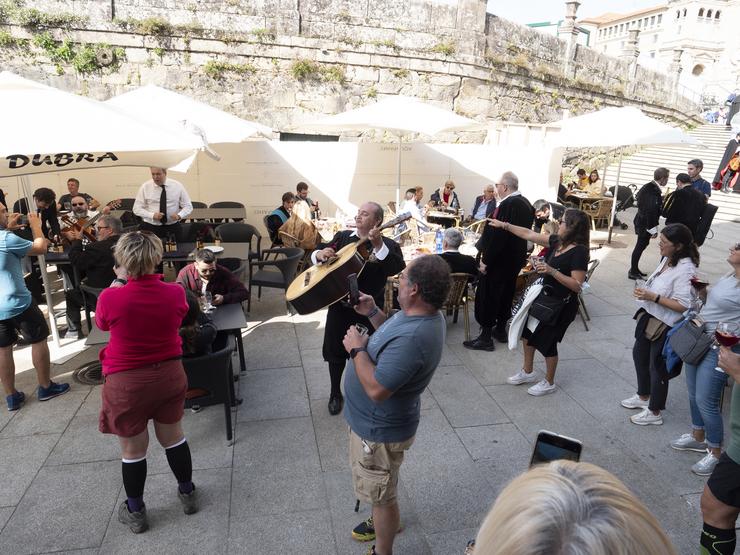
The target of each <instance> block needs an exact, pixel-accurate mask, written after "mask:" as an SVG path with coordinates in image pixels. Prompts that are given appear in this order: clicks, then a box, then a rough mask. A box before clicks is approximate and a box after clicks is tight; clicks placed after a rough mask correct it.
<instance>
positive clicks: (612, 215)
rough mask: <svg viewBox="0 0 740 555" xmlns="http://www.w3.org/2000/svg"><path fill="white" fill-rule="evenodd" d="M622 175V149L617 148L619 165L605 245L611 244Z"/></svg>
mask: <svg viewBox="0 0 740 555" xmlns="http://www.w3.org/2000/svg"><path fill="white" fill-rule="evenodd" d="M621 173H622V147H621V146H620V147H619V164H618V165H617V180H616V183H615V184H614V196H613V197H612V214H611V217H610V218H609V236H608V237H607V239H606V243H607V244H611V242H612V230H613V229H614V215H615V214H616V213H617V199H618V197H619V176H620V174H621Z"/></svg>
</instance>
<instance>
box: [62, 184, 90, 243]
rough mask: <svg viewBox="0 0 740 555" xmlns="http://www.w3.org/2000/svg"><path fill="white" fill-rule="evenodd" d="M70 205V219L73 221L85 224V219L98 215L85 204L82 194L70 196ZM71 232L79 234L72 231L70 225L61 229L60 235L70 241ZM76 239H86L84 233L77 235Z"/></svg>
mask: <svg viewBox="0 0 740 555" xmlns="http://www.w3.org/2000/svg"><path fill="white" fill-rule="evenodd" d="M70 207H71V210H72V211H71V212H70V214H69V216H70V220H71V221H73V222H75V223H79V224H80V225H85V223H86V222H87V220H89V219H90V218H94V217H96V216H97V215H98V213H97V212H96V211H94V210H90V206H89V205H88V204H87V200H86V199H85V197H83V196H82V195H77V196H75V197H72V200H71V201H70ZM73 234H74V235H75V236H78V235H80V234H75V233H73V229H72V228H70V227H67V228H65V229H63V230H62V237H64V238H65V239H67V240H68V241H72V235H73ZM78 240H83V241H86V239H85V237H84V235H82V236H81V237H79V238H78Z"/></svg>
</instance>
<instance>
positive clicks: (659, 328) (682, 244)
mask: <svg viewBox="0 0 740 555" xmlns="http://www.w3.org/2000/svg"><path fill="white" fill-rule="evenodd" d="M658 248H659V249H660V255H661V257H662V258H661V261H660V263H659V264H658V267H657V268H656V269H655V271H654V272H653V273H652V275H651V276H650V277H649V278H648V280H647V282H646V283H645V286H644V287H635V291H634V296H635V299H636V300H637V304H638V306H639V307H640V308H639V310H638V311H637V313H636V314H635V319H636V320H637V325H636V327H635V344H634V346H633V347H632V359H633V361H634V363H635V372H636V373H637V394H636V395H633V396H632V397H630V398H629V399H625V400H623V401H622V403H621V404H622V406H623V407H625V408H628V409H642V410H641V412H640V413H638V414H635V415H633V416H631V417H630V421H631V422H632V423H633V424H637V425H639V426H647V425H650V424H653V425H660V424H663V416H662V415H661V411H662V410H664V409H665V402H666V399H667V398H668V372H667V370H666V362H665V359H664V358H663V346H664V345H665V341H666V334H667V333H668V330H669V329H670V328H671V326H674V325H675V324H676V323H678V321H679V320H681V315H682V314H683V312H684V311H685V310H686V309H687V308H688V307H689V306H690V305H691V300H692V298H693V293H692V289H691V278H692V277H693V276H695V275H696V269H697V266H698V265H699V251H698V249H697V248H696V243H694V238H693V236H692V234H691V231H689V228H688V227H686V226H685V225H683V224H671V225H667V226H666V227H665V228H663V230H662V231H661V233H660V240H659V241H658Z"/></svg>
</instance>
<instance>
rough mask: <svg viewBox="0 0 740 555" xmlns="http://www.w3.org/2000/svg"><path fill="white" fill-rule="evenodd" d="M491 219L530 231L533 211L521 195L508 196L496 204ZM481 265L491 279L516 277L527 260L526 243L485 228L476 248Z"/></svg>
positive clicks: (504, 232) (512, 236) (490, 228)
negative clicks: (493, 217)
mask: <svg viewBox="0 0 740 555" xmlns="http://www.w3.org/2000/svg"><path fill="white" fill-rule="evenodd" d="M495 214H496V215H495V219H497V220H500V221H502V222H508V223H510V224H512V225H518V226H521V227H526V228H527V229H530V228H531V227H532V223H533V222H534V208H532V205H531V204H530V203H529V201H528V200H527V199H526V198H525V197H524V196H523V195H509V196H508V197H506V198H505V199H504V200H502V201H501V203H500V204H499V205H498V208H497V209H496V212H495ZM476 246H477V247H478V250H479V251H480V253H481V260H482V261H483V264H485V265H486V266H487V267H488V270H487V273H488V274H490V275H491V277H498V276H501V277H504V278H509V277H511V275H512V274H513V275H516V274H517V273H518V272H519V270H521V269H522V266H524V262H525V261H526V259H527V241H526V240H524V239H521V238H519V237H517V236H516V235H514V234H512V233H509V232H508V231H506V230H504V229H497V228H495V227H493V226H490V225H487V226H485V228H484V229H483V235H482V236H481V238H480V239H479V240H478V244H477V245H476Z"/></svg>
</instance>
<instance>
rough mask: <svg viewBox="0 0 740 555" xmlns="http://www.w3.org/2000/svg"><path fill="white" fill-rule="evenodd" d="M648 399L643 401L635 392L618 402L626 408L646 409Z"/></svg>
mask: <svg viewBox="0 0 740 555" xmlns="http://www.w3.org/2000/svg"><path fill="white" fill-rule="evenodd" d="M648 403H650V400H647V401H643V400H642V399H640V396H639V395H637V394H635V395H633V396H632V397H630V398H629V399H625V400H624V401H622V402H621V403H620V404H621V405H622V406H623V407H624V408H626V409H646V408H647V407H648Z"/></svg>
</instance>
